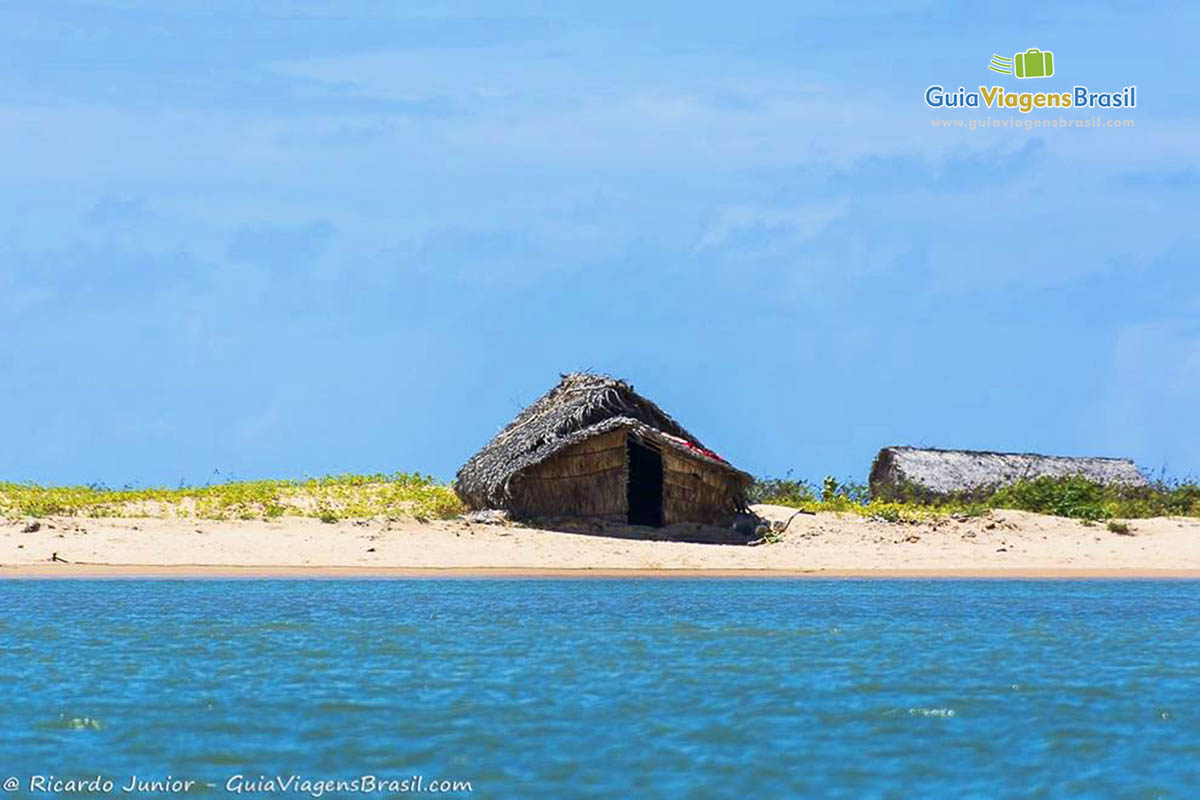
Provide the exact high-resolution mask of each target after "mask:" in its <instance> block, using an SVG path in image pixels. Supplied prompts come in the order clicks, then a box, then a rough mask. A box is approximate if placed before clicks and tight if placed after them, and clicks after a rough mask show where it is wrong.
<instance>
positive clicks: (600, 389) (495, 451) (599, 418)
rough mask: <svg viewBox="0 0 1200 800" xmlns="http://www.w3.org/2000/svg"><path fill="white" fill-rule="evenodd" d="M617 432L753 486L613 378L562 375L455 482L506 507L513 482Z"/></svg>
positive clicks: (467, 493)
mask: <svg viewBox="0 0 1200 800" xmlns="http://www.w3.org/2000/svg"><path fill="white" fill-rule="evenodd" d="M619 427H626V428H629V429H630V430H631V431H633V432H634V433H635V434H636V435H638V436H640V437H642V438H645V439H649V440H652V441H654V442H656V443H658V444H660V445H665V446H669V447H672V448H675V449H676V450H678V451H679V452H681V453H683V454H685V455H687V456H689V457H691V458H695V459H699V460H702V461H705V462H707V463H710V464H713V465H715V466H718V467H720V468H721V469H725V470H728V471H729V472H731V473H734V474H736V475H738V476H740V477H741V478H742V479H743V480H745V481H746V482H749V481H751V480H753V479H752V478H751V476H749V475H747V474H746V473H743V472H740V471H739V470H736V469H734V468H733V467H732V466H730V465H729V464H728V462H726V461H725V460H724V459H722V458H721V457H720V456H717V455H716V454H715V453H713V452H712V451H710V450H708V448H706V447H705V446H704V445H703V444H702V443H701V442H700V440H699V439H698V438H697V437H696V436H694V435H692V434H691V433H690V432H689V431H688V430H687V429H686V428H684V427H683V426H682V425H680V424H679V423H678V422H676V421H675V420H674V419H673V418H672V417H671V416H670V415H669V414H667V413H666V412H665V411H663V410H662V409H661V408H659V407H658V406H657V405H655V404H654V403H653V402H651V401H650V400H647V399H646V398H645V397H642V396H641V395H639V394H638V393H637V392H635V391H634V390H633V386H631V385H630V384H628V383H626V382H625V381H622V380H620V379H618V378H614V377H612V376H610V375H600V374H595V373H590V372H574V373H568V374H564V375H563V376H562V380H561V382H559V384H558V385H557V386H555V387H554V388H553V389H551V390H550V391H549V392H547V393H546V394H544V395H542V396H541V397H539V398H538V399H537V400H535V401H534V402H533V403H532V404H531V405H530V406H529V407H528V408H526V409H525V410H524V411H522V412H521V413H520V414H519V415H518V416H517V418H516V419H515V420H513V421H512V422H510V423H509V424H508V425H507V426H505V427H504V429H503V430H501V431H500V433H498V434H496V436H495V438H493V439H492V440H491V441H490V442H488V443H487V445H485V446H484V448H483V449H482V450H480V451H479V452H478V453H476V454H475V455H474V456H472V457H471V458H470V460H469V461H467V463H466V464H464V465H463V467H462V469H460V470H459V471H458V475H457V476H456V478H455V483H454V486H455V490H456V491H457V492H458V494H459V496H460V497H462V498H463V499H464V500H467V501H468V502H469V503H470V504H472V505H476V506H478V507H485V506H492V507H499V506H501V505H503V502H504V499H505V498H506V497H507V495H508V483H509V481H510V480H511V479H512V478H513V477H514V476H515V475H517V474H518V473H520V472H521V471H523V470H525V469H528V468H529V467H532V466H534V465H536V464H539V463H541V462H543V461H545V460H546V459H548V458H550V457H551V456H553V455H554V454H555V453H557V452H559V451H561V450H563V449H564V448H567V447H570V446H571V445H573V444H576V443H578V442H581V441H583V440H584V439H588V438H590V437H592V436H596V435H599V434H601V433H607V432H609V431H612V430H615V429H616V428H619Z"/></svg>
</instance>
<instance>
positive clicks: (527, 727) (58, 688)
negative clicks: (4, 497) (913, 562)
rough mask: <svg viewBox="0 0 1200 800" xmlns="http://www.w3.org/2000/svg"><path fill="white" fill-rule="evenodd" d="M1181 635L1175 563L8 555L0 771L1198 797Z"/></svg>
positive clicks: (214, 792) (268, 785)
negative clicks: (165, 570)
mask: <svg viewBox="0 0 1200 800" xmlns="http://www.w3.org/2000/svg"><path fill="white" fill-rule="evenodd" d="M1198 634H1200V583H1190V582H1150V581H1128V582H1119V581H1094V582H1065V581H1057V582H1037V581H915V580H914V581H877V580H865V581H819V580H784V581H768V580H574V581H551V580H528V581H516V580H511V581H510V580H372V581H343V580H329V581H288V580H282V581H248V580H247V581H192V582H184V581H132V580H112V581H66V582H57V581H54V582H40V581H10V582H2V583H0V646H2V653H0V689H2V694H0V698H2V702H0V780H17V781H19V785H18V790H17V792H16V793H15V794H13V793H11V792H10V794H12V796H66V795H68V794H73V793H83V794H88V795H89V796H98V795H105V794H107V795H110V796H111V795H122V790H123V789H124V788H125V787H126V786H127V785H132V786H133V791H132V794H135V795H137V794H140V795H144V796H150V795H155V796H168V795H171V794H173V793H175V792H176V790H177V789H178V788H179V784H178V781H188V782H189V788H190V791H192V792H199V793H203V794H208V795H210V796H218V797H219V796H244V797H247V796H274V797H285V796H292V797H305V796H322V795H323V796H326V797H358V796H377V797H380V796H397V797H403V796H414V795H415V794H428V793H430V787H431V786H432V787H433V788H447V789H448V790H449V791H447V792H446V793H445V795H446V796H455V797H519V798H570V797H636V798H653V797H679V798H698V797H718V798H720V797H730V798H733V797H754V798H777V797H778V798H783V797H846V798H872V797H897V798H900V797H905V798H908V797H921V798H927V797H954V798H960V797H979V798H992V797H1088V798H1096V797H1180V798H1185V797H1196V796H1198V795H1200V636H1198ZM35 778H40V779H41V780H42V783H40V784H38V785H37V786H34V787H33V788H32V790H31V788H30V786H31V784H30V781H31V780H33V779H35ZM47 780H56V781H59V783H58V784H47V783H46V781H47ZM93 780H100V781H102V783H100V784H96V785H92V786H91V788H90V789H85V790H82V791H81V790H80V789H79V784H77V783H74V782H76V781H78V782H83V781H93ZM168 780H171V781H176V782H177V783H176V784H173V785H174V786H175V788H174V789H172V788H170V785H168V784H167V783H166V782H167V781H168ZM131 781H144V782H145V783H142V784H137V783H136V782H135V783H132V784H131ZM154 781H162V782H163V783H161V784H158V783H154ZM328 781H333V782H334V783H327V782H328ZM339 781H340V783H338V782H339ZM354 781H358V783H354ZM389 781H390V782H389ZM401 781H409V782H410V783H408V784H401ZM440 781H452V782H453V781H457V782H459V783H457V784H450V783H439V782H440ZM103 782H108V784H107V788H106V784H105V783H103ZM463 782H469V784H470V790H469V791H467V790H466V786H465V783H463ZM454 786H457V789H455V788H454ZM39 787H40V788H39ZM47 787H50V788H47ZM54 787H57V790H55V789H54ZM139 787H140V788H139ZM6 788H7V787H6ZM367 788H369V789H370V791H364V789H367ZM414 789H419V790H420V791H419V792H414ZM406 792H407V794H406ZM124 796H129V793H126V794H124Z"/></svg>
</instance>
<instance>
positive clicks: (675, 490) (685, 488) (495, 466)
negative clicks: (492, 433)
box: [454, 373, 753, 527]
mask: <svg viewBox="0 0 1200 800" xmlns="http://www.w3.org/2000/svg"><path fill="white" fill-rule="evenodd" d="M752 482H753V478H752V477H751V476H750V475H747V474H746V473H744V472H741V471H740V470H737V469H734V468H733V467H732V466H730V464H729V463H728V462H726V461H725V459H723V458H721V457H720V456H718V455H717V454H716V453H714V452H713V451H711V450H709V449H708V448H706V447H705V446H704V445H703V444H701V442H700V440H699V439H697V438H696V437H695V436H693V435H692V434H691V433H689V432H688V431H687V430H685V429H684V428H683V426H681V425H680V424H679V423H678V422H676V421H675V420H673V419H671V417H670V416H668V415H667V414H666V412H664V411H663V410H662V409H660V408H659V407H658V406H656V405H655V404H654V403H652V402H650V401H649V400H647V399H646V398H644V397H642V396H641V395H639V394H637V393H636V392H635V391H634V390H633V387H632V386H630V385H629V384H628V383H625V382H624V381H621V380H617V379H616V378H612V377H609V376H607V375H595V374H591V373H572V374H568V375H563V376H562V381H561V382H560V383H559V384H558V386H555V387H554V388H553V389H551V390H550V391H549V392H547V393H546V394H545V395H543V396H542V397H540V398H539V399H538V400H536V401H535V402H534V403H533V404H532V405H531V406H529V407H528V408H526V409H525V410H524V411H522V412H521V414H520V415H519V416H518V417H517V418H516V419H515V420H513V421H512V422H511V423H509V425H508V426H507V427H506V428H504V430H502V431H500V433H498V434H497V435H496V437H495V438H494V439H492V440H491V441H490V442H488V444H487V446H485V447H484V448H483V449H482V450H480V451H479V452H478V453H476V454H475V455H474V456H472V457H471V459H470V460H469V461H468V462H467V463H466V464H465V465H464V466H463V468H462V469H461V470H459V472H458V476H457V478H456V479H455V482H454V489H455V491H456V492H457V493H458V496H459V497H460V498H462V500H463V502H464V503H465V504H466V505H467V506H468V507H469V508H472V509H489V508H494V509H503V510H506V511H508V512H509V513H511V514H513V515H514V516H517V517H534V516H537V517H542V516H587V517H601V518H605V519H608V520H610V521H615V522H618V521H619V522H621V523H629V524H633V525H651V526H655V527H658V526H662V525H670V524H673V523H676V522H702V523H724V522H725V521H726V520H727V519H728V518H729V517H731V516H732V515H733V514H735V513H737V512H739V511H741V510H743V509H744V508H745V507H746V490H747V489H748V487H749V486H750V484H751V483H752Z"/></svg>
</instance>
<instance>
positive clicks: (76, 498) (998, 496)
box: [0, 472, 1200, 533]
mask: <svg viewBox="0 0 1200 800" xmlns="http://www.w3.org/2000/svg"><path fill="white" fill-rule="evenodd" d="M750 502H752V503H773V504H775V505H781V506H790V507H792V508H799V509H803V510H805V511H836V512H842V513H849V514H858V515H860V516H864V517H869V518H874V519H880V520H884V521H887V522H919V521H921V520H926V519H930V518H933V517H938V516H947V515H954V516H978V515H980V514H984V513H986V512H987V511H989V510H991V509H1004V508H1007V509H1017V510H1021V511H1034V512H1037V513H1040V514H1052V515H1055V516H1060V517H1072V518H1075V519H1080V520H1084V521H1085V522H1092V521H1108V520H1115V519H1142V518H1146V517H1159V516H1193V517H1200V485H1197V484H1196V483H1194V482H1168V481H1165V480H1159V481H1156V482H1155V483H1153V484H1152V485H1151V486H1148V487H1142V488H1135V489H1130V488H1118V487H1105V486H1100V485H1098V484H1095V483H1092V482H1090V481H1088V480H1085V479H1083V478H1079V477H1073V478H1037V479H1036V480H1031V481H1022V482H1020V483H1017V484H1014V485H1012V486H1007V487H1005V488H1002V489H999V490H997V491H996V492H993V493H992V494H990V495H987V496H985V497H982V498H962V499H957V500H948V501H944V502H940V503H927V502H919V501H907V502H893V501H881V500H874V501H873V500H871V499H870V497H869V492H868V490H867V487H866V486H865V485H864V484H861V483H854V482H852V481H847V482H841V481H838V480H836V479H835V478H833V477H827V478H825V480H823V481H822V482H821V485H820V487H817V486H814V485H813V484H810V483H808V482H807V481H803V480H794V479H792V478H791V477H790V476H788V477H784V478H764V479H760V480H757V481H755V483H754V485H753V486H752V487H751V489H750ZM464 510H465V509H464V507H463V505H462V503H461V502H460V501H459V499H458V498H457V497H456V496H455V494H454V491H453V490H452V489H451V488H450V487H449V486H447V485H446V484H443V483H439V482H437V481H436V480H434V478H432V477H431V476H428V475H421V474H420V473H411V474H410V473H404V472H398V473H396V474H394V475H331V476H326V477H323V478H308V479H305V480H294V481H291V480H272V481H236V482H228V483H220V484H214V485H211V486H201V487H180V488H177V489H163V488H156V489H130V488H126V489H109V488H107V487H103V486H67V487H43V486H37V485H34V484H16V483H0V517H17V516H23V517H45V516H50V515H75V516H87V517H178V518H194V519H217V520H221V519H267V520H272V519H279V518H280V517H284V516H300V517H313V518H315V519H319V520H321V521H322V522H328V523H334V522H337V521H338V520H341V519H364V518H371V517H413V518H417V519H449V518H451V517H455V516H457V515H459V514H461V513H462V512H463V511H464ZM1122 525H1123V523H1120V522H1112V523H1110V524H1109V526H1108V529H1109V530H1110V531H1113V532H1114V533H1122V531H1119V530H1117V527H1121V526H1122ZM1114 526H1115V527H1114Z"/></svg>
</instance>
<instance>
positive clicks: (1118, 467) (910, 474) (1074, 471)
mask: <svg viewBox="0 0 1200 800" xmlns="http://www.w3.org/2000/svg"><path fill="white" fill-rule="evenodd" d="M1043 476H1048V477H1052V478H1066V477H1071V476H1082V477H1084V478H1087V479H1088V480H1091V481H1094V482H1096V483H1099V484H1103V485H1106V486H1145V485H1146V478H1145V477H1144V476H1143V475H1142V474H1141V473H1140V472H1138V469H1137V466H1136V465H1135V464H1134V463H1133V461H1131V460H1129V459H1127V458H1075V457H1068V456H1043V455H1038V454H1036V453H993V452H988V451H978V450H935V449H918V448H915V447H885V448H884V449H882V450H880V451H879V455H878V456H876V457H875V463H874V464H873V465H872V467H871V496H872V497H880V498H900V497H903V498H913V496H914V495H917V496H924V497H947V496H951V495H970V494H977V493H980V492H985V491H988V490H994V489H997V488H1000V487H1001V486H1008V485H1010V484H1013V483H1016V482H1018V481H1021V480H1031V479H1034V478H1040V477H1043Z"/></svg>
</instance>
